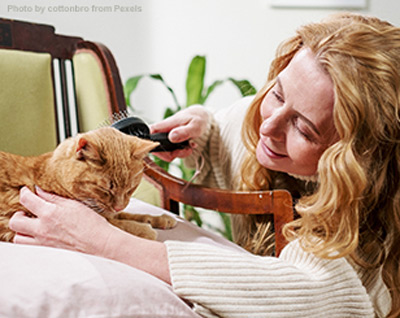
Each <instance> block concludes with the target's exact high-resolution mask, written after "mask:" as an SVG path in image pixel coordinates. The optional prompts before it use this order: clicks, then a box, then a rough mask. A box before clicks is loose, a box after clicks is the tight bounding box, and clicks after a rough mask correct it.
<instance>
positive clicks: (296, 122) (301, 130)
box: [293, 117, 315, 142]
mask: <svg viewBox="0 0 400 318" xmlns="http://www.w3.org/2000/svg"><path fill="white" fill-rule="evenodd" d="M293 126H294V127H295V129H296V131H297V132H298V133H299V134H300V135H301V136H303V137H304V139H306V140H308V141H311V142H314V141H315V139H314V137H313V136H312V134H311V133H309V132H308V130H307V129H306V128H304V127H301V124H300V123H299V120H298V118H297V117H296V118H295V119H294V120H293Z"/></svg>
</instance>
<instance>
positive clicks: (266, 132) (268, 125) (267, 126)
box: [260, 112, 286, 141]
mask: <svg viewBox="0 0 400 318" xmlns="http://www.w3.org/2000/svg"><path fill="white" fill-rule="evenodd" d="M285 130H286V124H285V120H284V116H283V114H281V113H278V112H276V113H274V114H273V115H271V116H269V117H268V118H265V119H264V121H263V122H262V123H261V126H260V134H261V135H263V136H266V137H269V138H271V139H274V140H276V141H283V140H284V139H285Z"/></svg>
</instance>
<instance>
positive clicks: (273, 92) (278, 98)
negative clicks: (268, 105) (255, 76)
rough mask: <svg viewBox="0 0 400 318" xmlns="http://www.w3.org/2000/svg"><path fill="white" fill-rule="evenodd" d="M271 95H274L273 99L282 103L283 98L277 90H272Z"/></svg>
mask: <svg viewBox="0 0 400 318" xmlns="http://www.w3.org/2000/svg"><path fill="white" fill-rule="evenodd" d="M272 95H274V97H275V99H276V100H277V101H278V102H280V103H284V102H285V100H284V99H283V98H282V96H281V95H280V94H279V93H278V92H277V91H274V90H273V91H272Z"/></svg>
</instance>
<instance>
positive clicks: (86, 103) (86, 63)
mask: <svg viewBox="0 0 400 318" xmlns="http://www.w3.org/2000/svg"><path fill="white" fill-rule="evenodd" d="M99 63H100V62H99V61H98V60H97V58H96V57H95V56H94V55H93V54H91V53H90V52H89V51H81V52H78V53H77V54H75V56H74V58H73V64H74V73H75V83H76V98H77V103H78V117H79V128H80V130H81V131H83V132H85V131H89V130H92V129H96V128H98V127H99V126H100V125H101V124H103V123H104V122H105V121H106V120H107V119H109V118H110V115H111V114H110V113H109V110H108V109H109V107H108V105H109V97H108V93H107V89H106V85H105V78H104V76H103V73H102V72H101V68H100V65H99Z"/></svg>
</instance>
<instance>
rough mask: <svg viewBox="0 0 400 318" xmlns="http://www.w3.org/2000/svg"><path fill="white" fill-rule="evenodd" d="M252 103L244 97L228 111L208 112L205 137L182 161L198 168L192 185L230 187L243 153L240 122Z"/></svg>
mask: <svg viewBox="0 0 400 318" xmlns="http://www.w3.org/2000/svg"><path fill="white" fill-rule="evenodd" d="M252 100H253V97H252V96H250V97H245V98H243V99H240V100H239V101H237V102H236V103H234V104H232V105H231V106H229V107H224V108H222V109H220V110H218V111H216V112H214V113H212V112H209V118H210V120H209V123H208V127H207V130H206V133H205V134H203V135H202V136H200V137H199V138H197V139H195V140H194V142H195V143H196V144H197V149H196V151H195V152H193V155H191V156H189V157H187V158H185V159H184V161H183V162H184V164H185V165H186V166H188V167H189V168H196V167H200V166H202V169H201V171H200V174H199V175H198V177H197V178H196V180H195V183H199V184H202V185H205V186H208V187H217V188H221V189H231V188H232V187H234V186H233V184H234V181H235V177H236V176H237V175H238V174H239V172H240V171H239V170H240V169H239V168H240V165H241V160H242V158H243V156H244V153H245V148H244V145H243V143H242V139H241V127H242V122H243V119H244V116H245V113H246V111H247V108H248V106H249V105H250V103H251V101H252Z"/></svg>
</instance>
